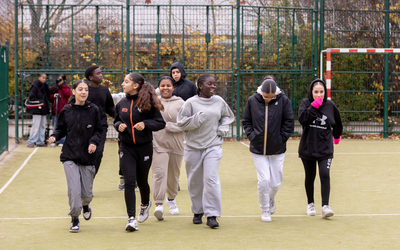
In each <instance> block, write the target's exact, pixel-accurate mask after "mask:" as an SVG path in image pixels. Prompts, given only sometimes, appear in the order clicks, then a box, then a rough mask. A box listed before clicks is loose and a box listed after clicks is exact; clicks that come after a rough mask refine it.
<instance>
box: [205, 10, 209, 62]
mask: <svg viewBox="0 0 400 250" xmlns="http://www.w3.org/2000/svg"><path fill="white" fill-rule="evenodd" d="M206 16H207V33H206V36H205V40H206V44H207V45H206V48H207V50H206V58H207V62H206V69H210V58H209V54H208V44H209V43H210V33H208V17H209V6H208V5H207V7H206Z"/></svg>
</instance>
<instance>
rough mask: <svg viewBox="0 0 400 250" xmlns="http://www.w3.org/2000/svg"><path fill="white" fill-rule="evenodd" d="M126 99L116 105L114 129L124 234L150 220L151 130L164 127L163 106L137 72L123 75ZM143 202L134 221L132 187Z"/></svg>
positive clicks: (134, 211) (133, 193) (134, 207)
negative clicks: (122, 191) (125, 217)
mask: <svg viewBox="0 0 400 250" xmlns="http://www.w3.org/2000/svg"><path fill="white" fill-rule="evenodd" d="M122 87H123V89H124V92H125V93H126V97H124V98H123V99H122V100H121V101H120V102H119V103H118V104H117V106H116V109H115V119H114V128H115V129H116V130H117V131H118V132H119V140H120V143H121V144H120V148H119V158H120V161H119V162H120V168H121V170H122V174H123V176H124V178H125V203H126V207H127V212H128V217H129V219H128V224H127V225H126V227H125V230H126V231H130V232H131V231H137V230H139V229H138V224H137V221H139V222H144V221H145V220H146V219H147V218H148V217H149V210H150V207H151V201H150V187H149V183H148V175H149V170H150V166H151V162H152V158H153V143H152V140H153V133H152V132H153V131H158V130H161V129H163V128H165V121H164V119H163V118H162V116H161V113H160V110H163V109H164V107H163V105H162V104H161V101H160V99H158V97H157V94H156V92H155V90H154V88H153V86H151V85H150V84H149V83H145V82H144V78H143V76H141V75H140V74H137V73H131V74H128V75H126V77H125V80H124V82H123V83H122ZM136 182H137V185H138V187H139V191H140V197H141V200H142V204H141V208H140V212H139V216H138V220H137V221H136V219H135V215H136V195H135V184H136Z"/></svg>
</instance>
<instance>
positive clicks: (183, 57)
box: [182, 6, 185, 65]
mask: <svg viewBox="0 0 400 250" xmlns="http://www.w3.org/2000/svg"><path fill="white" fill-rule="evenodd" d="M182 64H183V65H185V6H182Z"/></svg>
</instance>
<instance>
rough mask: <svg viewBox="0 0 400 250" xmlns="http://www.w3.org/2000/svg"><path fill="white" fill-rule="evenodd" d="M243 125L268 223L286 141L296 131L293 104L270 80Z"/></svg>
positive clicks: (254, 97)
mask: <svg viewBox="0 0 400 250" xmlns="http://www.w3.org/2000/svg"><path fill="white" fill-rule="evenodd" d="M242 122H243V128H244V130H245V132H246V134H247V137H248V138H249V139H250V152H251V153H252V155H253V160H254V164H255V165H256V170H257V177H258V197H259V202H260V207H261V209H262V214H261V220H262V221H265V222H269V221H271V214H273V213H274V212H275V208H276V207H275V198H274V197H275V195H276V193H277V192H278V189H279V187H280V185H281V183H282V178H283V172H282V169H283V161H284V159H285V152H286V141H287V140H288V139H289V136H290V135H291V134H292V133H293V131H294V120H293V110H292V106H291V104H290V100H289V98H287V96H286V95H285V94H284V93H283V91H281V90H280V89H279V88H278V87H277V86H276V83H275V81H274V80H272V79H267V80H265V81H264V82H263V84H262V85H261V86H260V87H259V88H258V90H257V93H255V94H254V95H252V96H251V97H250V98H249V99H248V101H247V104H246V108H245V111H244V114H243V120H242Z"/></svg>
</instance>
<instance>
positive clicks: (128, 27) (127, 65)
mask: <svg viewBox="0 0 400 250" xmlns="http://www.w3.org/2000/svg"><path fill="white" fill-rule="evenodd" d="M133 19H134V20H135V18H133ZM129 25H130V0H126V73H127V74H128V73H129V69H130V62H129V59H130V54H129V53H130V48H129V45H130V43H131V41H130V26H129ZM133 40H135V38H133ZM133 50H135V47H133ZM133 53H134V52H133ZM133 69H135V68H133Z"/></svg>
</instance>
